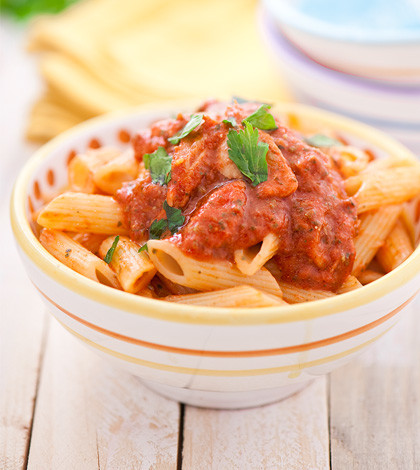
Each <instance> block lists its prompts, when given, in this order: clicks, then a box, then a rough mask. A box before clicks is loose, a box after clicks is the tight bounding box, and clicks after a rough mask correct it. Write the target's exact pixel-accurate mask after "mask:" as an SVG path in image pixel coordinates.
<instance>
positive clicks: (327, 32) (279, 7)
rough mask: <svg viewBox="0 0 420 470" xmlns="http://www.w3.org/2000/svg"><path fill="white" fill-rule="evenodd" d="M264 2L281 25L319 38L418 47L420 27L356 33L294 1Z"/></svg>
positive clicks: (267, 0)
mask: <svg viewBox="0 0 420 470" xmlns="http://www.w3.org/2000/svg"><path fill="white" fill-rule="evenodd" d="M291 3H292V4H291ZM263 5H264V7H265V8H266V9H267V10H268V11H270V12H271V14H272V15H273V16H274V17H275V19H276V21H277V22H278V23H279V24H281V25H282V26H286V27H289V28H293V29H295V30H296V32H302V33H305V34H311V35H313V36H316V37H318V38H320V39H324V40H334V41H340V42H343V43H345V42H347V43H349V44H356V45H367V46H391V45H395V46H401V45H414V46H418V47H420V30H416V31H413V30H409V29H403V30H397V29H391V28H389V29H382V30H377V31H374V32H373V33H371V32H370V30H367V29H365V30H363V34H362V35H360V32H361V30H359V35H355V34H354V31H353V30H352V29H351V28H345V27H343V26H335V25H334V24H332V23H330V22H328V21H322V20H320V19H318V18H314V17H311V16H309V15H307V14H305V13H304V12H302V11H300V10H299V9H298V8H296V7H294V6H293V2H288V1H281V2H279V1H278V0H263Z"/></svg>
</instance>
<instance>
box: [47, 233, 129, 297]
mask: <svg viewBox="0 0 420 470" xmlns="http://www.w3.org/2000/svg"><path fill="white" fill-rule="evenodd" d="M39 241H40V242H41V244H42V246H43V247H44V248H45V249H46V250H47V251H49V252H50V253H51V254H52V255H53V256H54V257H55V258H57V259H58V260H59V261H61V262H62V263H63V264H65V265H66V266H68V267H69V268H71V269H73V270H74V271H76V272H78V273H79V274H82V275H83V276H86V277H88V278H89V279H92V280H94V281H96V282H100V283H101V284H105V285H107V286H111V287H115V288H116V289H120V284H119V282H118V279H117V276H116V275H115V273H114V272H113V271H112V270H111V268H110V267H109V266H108V265H107V264H106V263H105V261H103V260H102V259H100V258H98V257H97V256H95V255H94V254H93V253H92V252H90V251H89V250H87V249H86V248H85V247H83V246H82V245H80V243H77V242H76V241H74V240H73V239H72V238H70V237H69V236H68V235H66V234H65V233H63V232H59V231H57V230H49V229H43V230H42V232H41V235H40V237H39Z"/></svg>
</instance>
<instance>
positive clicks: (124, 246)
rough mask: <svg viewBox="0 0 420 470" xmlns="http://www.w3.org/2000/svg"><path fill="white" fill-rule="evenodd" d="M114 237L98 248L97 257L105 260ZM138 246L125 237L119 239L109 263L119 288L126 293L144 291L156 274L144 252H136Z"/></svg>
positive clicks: (107, 239)
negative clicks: (118, 282) (119, 285)
mask: <svg viewBox="0 0 420 470" xmlns="http://www.w3.org/2000/svg"><path fill="white" fill-rule="evenodd" d="M114 240H115V237H108V238H106V239H105V240H104V241H103V242H102V244H101V246H100V247H99V256H100V257H101V258H105V256H106V254H107V252H108V250H109V249H110V248H111V246H112V244H113V242H114ZM138 250H139V245H137V243H134V242H133V241H131V240H130V239H129V238H127V237H120V239H119V241H118V243H117V246H116V248H115V250H114V253H113V255H112V259H111V261H110V262H109V266H110V268H111V269H112V270H113V271H114V272H115V273H116V275H117V278H118V280H119V281H120V284H121V287H122V288H123V290H125V291H126V292H131V293H132V294H135V293H136V292H139V291H140V290H142V289H144V288H145V287H146V286H147V285H148V284H149V282H150V281H151V279H152V277H153V276H154V275H155V274H156V268H155V267H154V265H153V263H152V262H151V261H150V259H149V256H148V254H147V253H146V252H145V251H142V252H141V253H139V252H138Z"/></svg>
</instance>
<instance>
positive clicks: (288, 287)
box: [279, 281, 335, 304]
mask: <svg viewBox="0 0 420 470" xmlns="http://www.w3.org/2000/svg"><path fill="white" fill-rule="evenodd" d="M279 286H280V288H281V290H282V292H283V300H285V301H286V302H287V303H289V304H297V303H301V302H309V301H312V300H320V299H327V298H328V297H334V296H335V294H334V292H330V291H327V290H320V289H304V288H302V287H297V286H294V285H292V284H289V283H287V282H283V281H279Z"/></svg>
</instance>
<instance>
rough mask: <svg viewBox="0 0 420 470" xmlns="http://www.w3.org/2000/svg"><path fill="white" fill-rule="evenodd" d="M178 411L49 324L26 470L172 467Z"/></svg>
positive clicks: (175, 453)
mask: <svg viewBox="0 0 420 470" xmlns="http://www.w3.org/2000/svg"><path fill="white" fill-rule="evenodd" d="M179 408H180V407H179V405H178V404H177V403H175V402H172V401H170V400H167V399H165V398H163V397H161V396H159V395H157V394H155V393H154V392H151V391H149V390H148V389H146V388H145V387H144V386H143V385H142V384H141V383H140V381H139V380H138V379H137V378H136V377H134V376H132V375H130V374H128V373H126V372H124V371H121V370H119V369H116V368H113V367H111V366H110V365H109V363H108V362H107V361H106V360H104V359H102V358H100V357H97V356H96V355H95V354H94V353H93V352H91V351H89V350H88V349H87V348H86V347H85V346H84V345H82V344H81V343H79V342H78V341H77V340H76V339H75V338H73V337H72V336H71V335H70V334H69V333H68V332H67V331H65V330H64V328H63V327H62V326H61V325H59V324H58V323H57V322H56V321H55V320H53V321H52V325H51V329H50V332H49V337H48V344H47V349H46V353H45V360H44V365H43V369H42V374H41V382H40V387H39V393H38V399H37V406H36V412H35V418H34V425H33V432H32V440H31V448H30V453H29V466H28V468H29V469H30V470H38V469H39V470H44V469H46V468H51V469H69V470H74V469H79V468H80V469H83V470H90V469H97V468H102V469H104V468H109V469H140V470H141V469H150V468H153V469H175V468H176V465H177V447H178V430H179Z"/></svg>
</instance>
